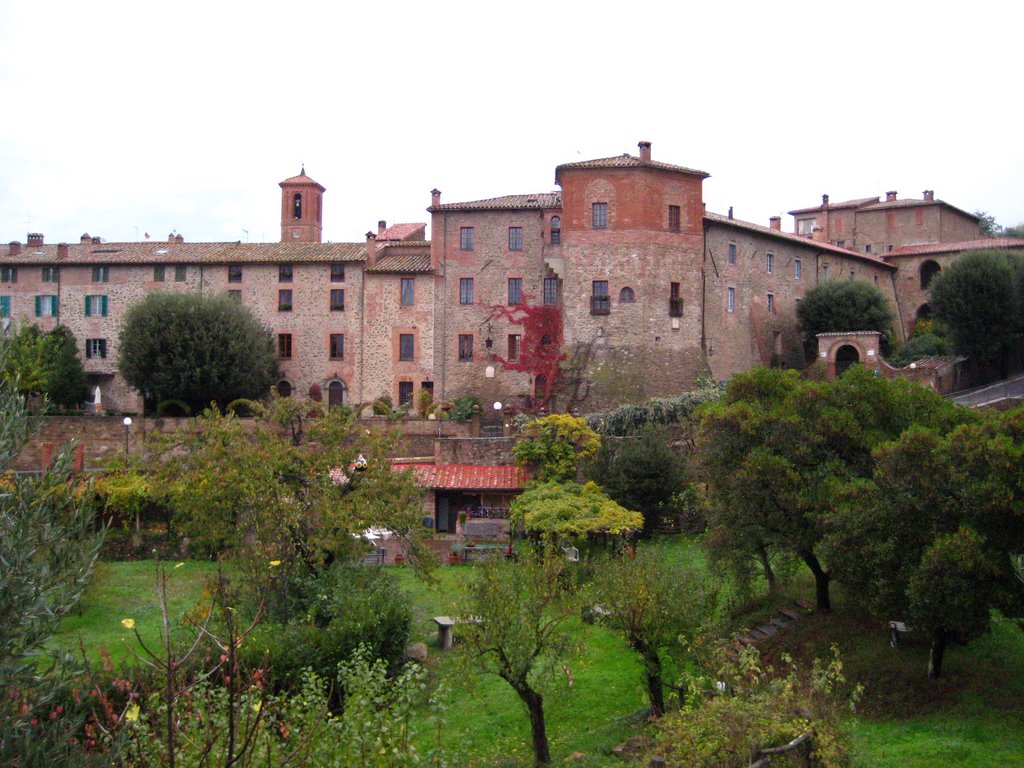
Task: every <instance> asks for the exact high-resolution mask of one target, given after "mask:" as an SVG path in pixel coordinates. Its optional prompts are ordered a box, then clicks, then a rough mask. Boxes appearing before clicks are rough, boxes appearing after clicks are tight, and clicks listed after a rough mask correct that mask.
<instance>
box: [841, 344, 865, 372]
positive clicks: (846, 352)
mask: <svg viewBox="0 0 1024 768" xmlns="http://www.w3.org/2000/svg"><path fill="white" fill-rule="evenodd" d="M859 362H860V352H858V351H857V348H856V347H855V346H853V345H852V344H844V345H843V346H841V347H840V348H839V349H837V350H836V376H839V375H840V374H842V373H843V371H845V370H846V369H847V368H849V367H850V366H851V365H855V364H857V363H859Z"/></svg>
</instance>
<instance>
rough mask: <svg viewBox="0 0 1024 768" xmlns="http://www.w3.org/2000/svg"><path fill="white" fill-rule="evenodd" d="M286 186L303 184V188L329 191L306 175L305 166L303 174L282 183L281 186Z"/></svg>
mask: <svg viewBox="0 0 1024 768" xmlns="http://www.w3.org/2000/svg"><path fill="white" fill-rule="evenodd" d="M285 184H301V185H303V186H309V187H316V188H317V189H319V190H320V191H321V192H326V191H327V190H326V188H325V187H324V186H323V185H322V184H320V183H318V182H315V181H313V180H312V179H311V178H309V176H307V175H306V168H305V166H303V168H302V173H300V174H299V175H298V176H292V177H291V178H290V179H285V180H284V181H282V182H281V183H280V185H279V186H282V187H283V186H284V185H285Z"/></svg>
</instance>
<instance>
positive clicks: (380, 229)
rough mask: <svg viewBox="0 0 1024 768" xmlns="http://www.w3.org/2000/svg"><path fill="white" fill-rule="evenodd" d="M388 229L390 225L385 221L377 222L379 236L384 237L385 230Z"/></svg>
mask: <svg viewBox="0 0 1024 768" xmlns="http://www.w3.org/2000/svg"><path fill="white" fill-rule="evenodd" d="M387 228H388V223H387V222H386V221H384V219H381V220H380V221H378V222H377V234H378V235H383V234H384V230H385V229H387Z"/></svg>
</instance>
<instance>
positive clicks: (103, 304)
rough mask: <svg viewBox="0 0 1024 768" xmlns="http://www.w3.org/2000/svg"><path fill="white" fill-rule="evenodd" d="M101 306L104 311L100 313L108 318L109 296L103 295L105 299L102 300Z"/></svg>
mask: <svg viewBox="0 0 1024 768" xmlns="http://www.w3.org/2000/svg"><path fill="white" fill-rule="evenodd" d="M100 304H101V306H102V310H101V311H100V314H102V315H103V316H104V317H106V316H107V295H106V294H103V298H102V299H101V300H100Z"/></svg>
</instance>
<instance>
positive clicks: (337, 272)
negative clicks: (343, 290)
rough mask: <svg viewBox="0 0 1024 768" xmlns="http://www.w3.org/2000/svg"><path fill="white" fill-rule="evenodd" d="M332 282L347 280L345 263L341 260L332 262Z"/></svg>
mask: <svg viewBox="0 0 1024 768" xmlns="http://www.w3.org/2000/svg"><path fill="white" fill-rule="evenodd" d="M331 282H332V283H344V282H345V265H344V264H341V263H339V262H335V263H334V264H331Z"/></svg>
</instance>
